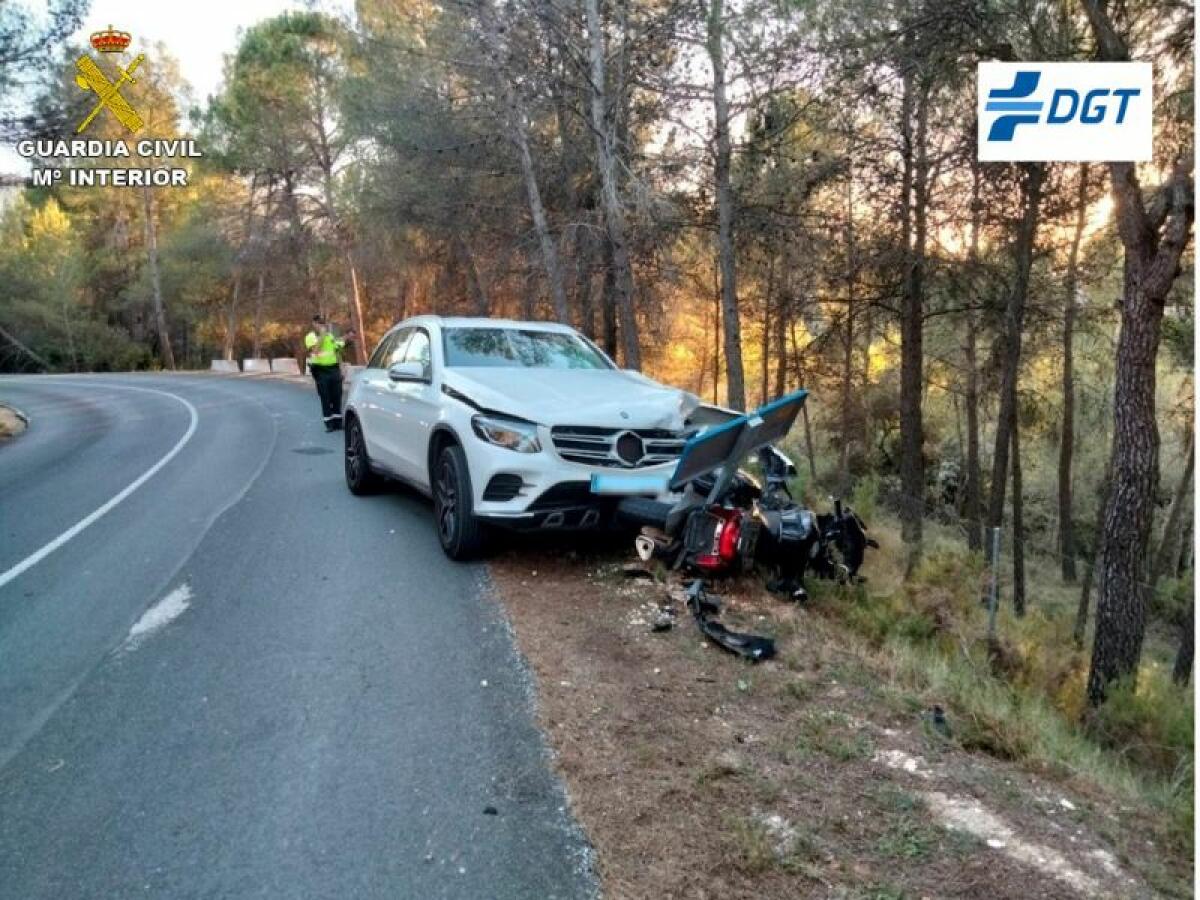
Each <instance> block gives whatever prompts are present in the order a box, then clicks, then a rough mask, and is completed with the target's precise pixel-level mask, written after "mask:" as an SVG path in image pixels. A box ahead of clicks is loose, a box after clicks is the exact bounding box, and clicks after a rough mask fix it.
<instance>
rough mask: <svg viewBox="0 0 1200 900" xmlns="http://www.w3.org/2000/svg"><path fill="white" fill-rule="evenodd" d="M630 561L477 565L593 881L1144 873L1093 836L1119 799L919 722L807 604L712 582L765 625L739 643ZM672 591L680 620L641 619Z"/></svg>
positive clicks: (1142, 877)
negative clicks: (489, 577)
mask: <svg viewBox="0 0 1200 900" xmlns="http://www.w3.org/2000/svg"><path fill="white" fill-rule="evenodd" d="M626 561H627V556H625V555H623V554H620V553H613V552H608V553H606V554H599V555H589V554H585V553H582V552H580V551H566V552H564V551H562V550H559V551H558V552H556V553H555V552H540V553H536V552H530V551H528V550H522V551H519V552H517V553H514V554H510V555H509V556H507V557H505V558H502V559H498V560H496V561H494V562H493V564H492V566H491V568H492V572H493V579H494V581H495V583H496V585H497V588H498V590H499V592H500V594H501V596H502V598H503V600H504V602H505V604H506V606H507V609H508V613H509V617H510V619H511V621H512V623H513V626H514V628H515V632H516V637H517V642H518V645H519V647H520V650H521V652H522V654H523V655H524V656H525V657H526V658H527V659H528V661H529V663H530V665H531V667H532V668H533V671H534V673H535V676H536V679H537V688H538V695H539V701H540V702H539V718H540V724H541V725H542V728H543V729H544V731H545V733H546V734H547V735H548V739H549V741H550V744H551V746H552V748H553V750H554V753H555V759H556V765H557V767H558V769H559V772H560V773H561V775H562V778H563V780H564V782H565V783H566V785H567V790H568V792H569V794H570V797H571V802H572V807H573V809H574V811H575V814H576V817H577V818H578V820H579V822H580V824H581V825H582V827H583V828H584V830H585V831H586V832H587V834H588V837H589V839H590V841H591V842H592V844H593V845H594V847H595V848H596V853H597V859H596V868H597V872H598V874H599V875H600V878H601V886H602V889H603V890H604V893H605V895H606V896H614V897H625V896H638V897H650V896H654V897H694V896H721V897H730V898H738V897H746V898H749V897H762V896H814V897H816V896H820V897H838V898H859V897H864V898H865V897H923V896H938V897H950V896H980V895H981V893H985V894H987V895H988V896H991V897H996V898H1013V900H1016V898H1029V897H1092V896H1100V897H1103V896H1114V897H1116V896H1159V895H1160V894H1159V893H1157V892H1156V891H1155V889H1154V888H1155V887H1158V886H1159V885H1158V884H1155V885H1154V887H1151V886H1150V885H1149V884H1147V880H1151V881H1158V879H1157V878H1152V873H1150V872H1148V871H1147V870H1146V868H1145V866H1146V864H1147V863H1148V862H1150V861H1151V859H1152V857H1153V856H1155V855H1156V852H1155V851H1154V850H1150V851H1147V850H1145V849H1143V850H1142V851H1140V853H1139V858H1132V859H1131V858H1130V856H1131V854H1130V853H1129V852H1128V851H1130V849H1131V848H1130V847H1129V846H1121V845H1114V844H1113V842H1112V841H1111V840H1109V838H1110V836H1111V834H1110V832H1111V830H1112V829H1111V826H1112V825H1114V824H1116V823H1117V822H1119V821H1126V822H1128V821H1130V816H1131V814H1132V813H1133V811H1131V810H1127V809H1126V808H1125V807H1123V806H1122V805H1121V804H1120V803H1119V802H1118V801H1116V800H1115V799H1114V798H1111V797H1105V796H1103V795H1100V794H1098V793H1096V792H1094V791H1090V790H1087V789H1086V788H1085V787H1084V786H1083V785H1080V784H1076V783H1068V782H1064V781H1062V780H1060V779H1058V778H1053V777H1050V773H1038V772H1033V771H1031V770H1029V769H1028V768H1025V767H1022V766H1020V765H1018V764H1016V763H1012V762H1009V761H1006V760H1002V759H996V758H994V757H990V756H987V755H985V754H980V753H972V752H967V751H965V750H963V749H962V748H961V747H960V746H958V745H957V744H956V743H955V742H953V741H946V740H943V739H941V738H940V736H939V735H934V734H930V733H929V729H928V728H926V727H924V722H923V719H922V715H921V711H922V709H923V707H924V705H925V701H926V700H927V698H924V697H915V696H909V695H906V694H905V693H904V692H902V691H900V690H897V689H896V686H895V685H892V684H889V683H888V678H887V675H886V674H885V673H884V672H881V671H879V670H877V669H876V668H875V667H874V665H875V661H874V658H873V656H872V654H871V653H870V652H869V648H867V647H866V646H864V645H862V642H861V641H859V640H857V639H856V637H855V636H854V635H853V634H849V633H847V632H846V631H845V629H844V628H842V627H840V626H839V625H838V624H837V623H836V622H835V621H832V620H831V619H829V618H828V617H827V616H825V615H823V614H822V612H821V610H820V609H819V608H818V609H804V608H800V607H797V606H794V605H791V604H787V603H784V602H782V601H780V600H778V599H776V598H773V597H770V596H768V595H766V594H765V593H764V592H762V591H761V589H760V588H758V587H757V586H756V585H752V584H749V583H737V582H735V583H730V584H727V585H722V586H721V588H720V593H721V596H722V599H723V600H724V602H725V604H726V605H725V609H724V613H723V619H724V620H725V621H726V622H727V624H729V625H730V627H732V628H734V629H738V630H750V631H756V632H759V633H764V632H765V633H769V634H772V635H773V636H774V637H775V639H776V641H777V643H778V646H779V651H780V652H779V656H778V657H777V658H776V659H775V660H772V661H770V662H766V663H761V664H758V665H750V664H747V663H745V662H743V661H742V660H740V659H737V658H734V657H732V656H730V655H728V654H726V653H724V652H723V651H721V650H719V649H716V648H715V647H714V646H712V645H710V644H708V643H707V642H706V641H705V640H704V639H703V638H702V637H701V635H700V634H699V632H698V631H697V629H696V628H695V626H694V625H693V623H692V622H691V619H690V616H689V615H688V613H687V611H686V609H685V608H684V607H683V605H682V603H681V602H680V600H679V598H678V597H676V598H675V599H674V600H673V601H672V600H671V599H670V594H671V590H670V588H669V587H668V585H666V584H664V583H661V582H659V581H654V580H639V579H631V578H628V577H626V576H625V575H624V574H623V572H622V569H623V563H625V562H626ZM668 603H669V604H673V606H674V608H675V610H676V612H677V615H678V619H677V624H676V625H675V626H674V627H673V628H671V629H669V630H667V631H664V632H655V631H653V630H652V627H651V625H652V623H653V621H654V620H655V618H656V616H657V614H658V611H659V609H660V608H661V607H662V606H663V605H664V604H668ZM1138 818H1139V819H1140V816H1138ZM1168 893H1169V892H1168Z"/></svg>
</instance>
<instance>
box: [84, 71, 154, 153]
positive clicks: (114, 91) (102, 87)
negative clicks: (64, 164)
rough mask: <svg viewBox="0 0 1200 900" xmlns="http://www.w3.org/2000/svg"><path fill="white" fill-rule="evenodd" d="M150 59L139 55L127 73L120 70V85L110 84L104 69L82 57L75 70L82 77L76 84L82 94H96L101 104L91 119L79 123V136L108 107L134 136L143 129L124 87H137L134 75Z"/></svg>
mask: <svg viewBox="0 0 1200 900" xmlns="http://www.w3.org/2000/svg"><path fill="white" fill-rule="evenodd" d="M145 59H146V54H144V53H139V54H138V56H137V59H135V60H134V61H133V62H132V63H130V64H129V68H128V69H123V68H121V67H120V66H117V71H118V72H119V73H120V77H119V78H117V80H116V81H109V80H108V77H107V76H106V75H105V74H104V73H103V72H101V71H100V67H99V66H98V65H96V63H95V62H94V61H93V60H92V58H91V57H90V56H88V55H87V54H86V53H85V54H84V55H83V56H81V57H79V59H78V60H77V61H76V63H75V68H76V69H78V70H79V74H77V75H76V76H75V83H76V84H77V85H79V87H80V88H81V89H82V90H85V91H94V92H95V94H96V96H97V97H99V98H100V99H99V101H98V102H97V103H96V106H95V107H94V108H93V109H92V111H91V112H90V113H88V117H87V118H86V119H84V120H83V121H82V122H80V123H79V127H78V128H76V129H75V133H76V134H82V133H83V130H84V129H85V128H87V127H88V126H89V125H91V124H92V120H93V119H95V118H96V116H98V115H99V114H100V110H102V109H104V108H105V107H106V106H107V107H108V109H109V111H111V112H112V114H113V115H114V116H116V117H117V120H118V121H119V122H120V123H121V124H122V125H124V126H125V127H126V128H128V129H129V130H130V131H131V132H136V131H138V130H140V129H141V127H142V125H143V124H145V123H143V122H142V117H141V116H139V115H138V114H137V112H136V111H135V110H134V108H133V107H132V106H130V105H129V103H128V102H127V101H126V100H125V98H124V97H122V96H121V85H123V84H125V83H126V82H129V84H137V81H136V80H135V79H134V77H133V73H134V72H136V71H137V67H138V66H140V65H141V64H142V62H143V61H144V60H145Z"/></svg>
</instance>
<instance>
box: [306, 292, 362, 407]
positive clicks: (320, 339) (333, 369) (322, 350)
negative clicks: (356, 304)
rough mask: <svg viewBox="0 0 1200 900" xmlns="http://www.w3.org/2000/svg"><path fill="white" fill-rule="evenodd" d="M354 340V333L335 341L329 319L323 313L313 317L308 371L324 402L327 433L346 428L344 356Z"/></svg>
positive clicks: (309, 338)
mask: <svg viewBox="0 0 1200 900" xmlns="http://www.w3.org/2000/svg"><path fill="white" fill-rule="evenodd" d="M353 337H354V332H353V331H347V332H346V336H345V337H344V338H338V337H334V334H333V332H332V331H330V329H329V325H328V324H327V323H326V321H325V317H324V316H322V315H320V314H319V313H318V314H317V315H315V316H313V330H312V331H310V332H309V333H308V334H306V335H305V336H304V346H305V348H306V349H307V350H308V371H309V372H311V373H312V377H313V381H314V382H315V383H316V385H317V396H318V397H320V398H321V418H322V419H324V420H325V430H326V431H337V430H338V429H340V428H341V427H342V367H341V365H340V362H341V352H342V350H343V348H345V346H346V345H347V344H348V343H350V341H351V339H352V338H353Z"/></svg>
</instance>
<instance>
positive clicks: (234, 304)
mask: <svg viewBox="0 0 1200 900" xmlns="http://www.w3.org/2000/svg"><path fill="white" fill-rule="evenodd" d="M241 293H242V271H241V269H238V270H236V271H235V272H234V274H233V296H232V297H230V298H229V307H228V309H226V311H225V347H224V349H223V352H222V356H223V358H224V359H225V361H226V362H231V361H232V360H233V358H234V350H235V349H236V348H235V347H234V344H235V342H236V341H237V311H238V297H239V296H240V295H241Z"/></svg>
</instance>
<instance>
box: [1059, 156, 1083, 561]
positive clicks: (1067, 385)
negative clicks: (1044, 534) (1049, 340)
mask: <svg viewBox="0 0 1200 900" xmlns="http://www.w3.org/2000/svg"><path fill="white" fill-rule="evenodd" d="M1087 188H1088V165H1087V163H1084V164H1083V165H1081V166H1080V167H1079V197H1078V200H1077V202H1076V209H1075V233H1074V235H1073V236H1072V237H1071V251H1070V254H1069V256H1068V258H1067V278H1066V281H1067V284H1066V293H1067V296H1066V298H1065V299H1066V308H1065V309H1064V310H1063V343H1062V352H1063V373H1062V395H1063V411H1062V437H1061V439H1060V440H1059V445H1058V552H1059V554H1060V555H1061V556H1062V577H1063V580H1064V581H1066V582H1068V583H1072V582H1074V581H1075V578H1076V572H1075V523H1074V520H1073V518H1072V515H1073V512H1072V507H1073V504H1072V498H1071V464H1072V461H1073V457H1074V454H1075V316H1076V311H1077V304H1078V299H1079V298H1078V296H1077V294H1078V291H1079V245H1080V243H1081V242H1082V240H1083V230H1084V225H1085V223H1086V221H1087Z"/></svg>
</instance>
